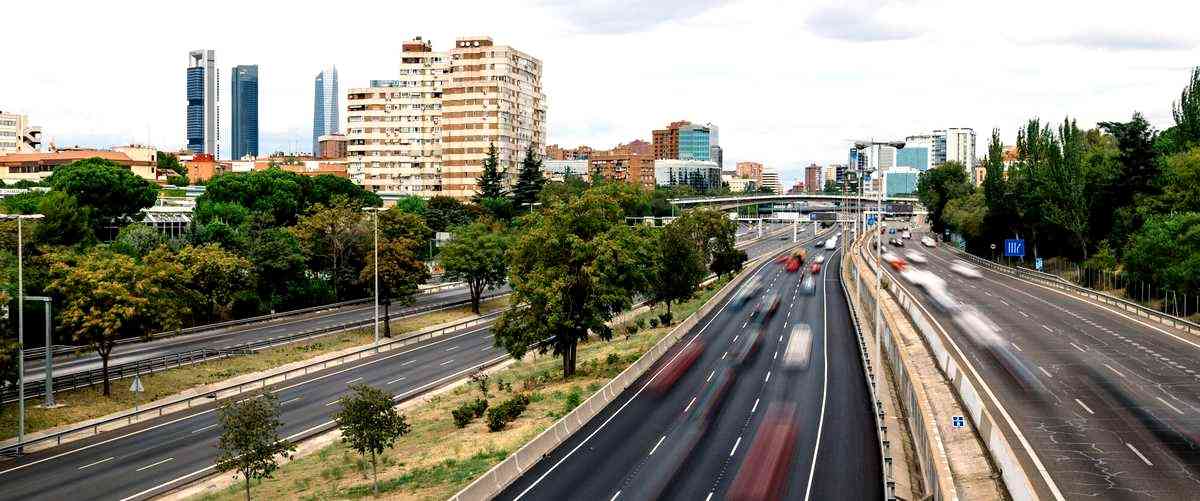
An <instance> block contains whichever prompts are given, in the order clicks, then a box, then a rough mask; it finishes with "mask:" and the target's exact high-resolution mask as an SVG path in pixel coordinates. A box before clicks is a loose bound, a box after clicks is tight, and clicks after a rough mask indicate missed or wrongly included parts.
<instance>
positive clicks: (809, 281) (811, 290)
mask: <svg viewBox="0 0 1200 501" xmlns="http://www.w3.org/2000/svg"><path fill="white" fill-rule="evenodd" d="M800 292H803V293H804V294H805V295H806V296H811V295H813V294H816V293H817V281H816V280H814V279H813V276H812V275H805V276H804V280H801V281H800Z"/></svg>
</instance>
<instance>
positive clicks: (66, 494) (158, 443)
mask: <svg viewBox="0 0 1200 501" xmlns="http://www.w3.org/2000/svg"><path fill="white" fill-rule="evenodd" d="M788 237H789V239H788V240H786V241H785V240H779V239H778V238H768V239H764V240H760V241H757V242H754V243H752V244H750V245H749V246H748V247H747V248H746V251H747V253H748V254H750V255H751V256H758V255H763V254H765V253H768V252H773V251H775V250H778V249H780V248H782V247H785V246H788V245H791V243H790V235H788ZM506 357H507V355H506V354H504V352H503V350H500V349H496V348H493V347H492V338H491V334H490V331H489V330H488V328H487V327H480V328H479V329H477V330H474V331H468V332H464V333H460V334H455V335H452V336H448V337H445V338H440V339H435V340H432V341H428V342H425V343H422V344H419V345H415V346H414V347H412V348H406V349H404V350H400V351H397V352H385V353H382V354H380V355H376V356H373V357H368V358H364V359H363V360H361V361H358V362H354V363H352V364H348V365H346V366H338V367H334V368H330V369H328V370H325V371H321V372H314V373H313V374H312V375H310V376H307V377H304V378H302V379H297V380H292V381H287V382H285V383H281V384H279V385H276V386H273V387H271V390H272V391H274V392H275V393H277V394H278V395H279V399H280V402H281V403H282V414H281V416H280V420H281V421H282V422H283V423H284V428H283V431H282V434H284V435H287V436H292V435H296V434H298V433H303V432H305V431H307V430H313V429H315V428H318V427H320V426H322V425H324V424H327V423H329V421H330V416H331V415H332V413H333V412H334V411H335V410H336V404H334V402H336V400H337V399H338V398H340V396H341V395H342V394H344V393H346V392H347V391H348V386H349V385H350V384H354V383H367V384H371V385H375V386H379V387H382V388H386V389H388V390H389V391H392V392H394V393H396V394H397V395H398V396H400V397H401V398H410V397H412V396H415V395H418V394H420V393H422V392H424V391H427V390H429V389H431V388H434V387H437V386H440V385H442V384H446V383H448V382H450V381H454V380H456V379H459V378H462V377H464V376H465V375H466V374H468V373H469V372H471V371H472V370H474V369H475V368H477V367H479V366H481V365H484V364H488V363H493V362H498V361H500V360H503V359H504V358H506ZM217 405H218V404H217V402H214V403H211V404H208V405H205V406H199V407H196V408H193V409H189V410H187V411H181V412H177V413H174V414H169V415H167V416H164V417H162V418H157V419H153V420H148V421H145V422H143V423H140V424H137V425H135V426H132V427H125V428H122V429H120V430H115V431H111V432H107V433H102V434H100V435H97V436H95V437H91V438H88V439H84V440H79V441H76V442H72V443H69V444H66V445H64V446H61V447H55V448H52V449H47V450H44V451H38V452H35V453H31V454H27V455H25V456H23V457H21V458H19V459H15V460H9V461H2V462H0V485H3V488H2V489H0V500H8V499H12V500H27V499H67V498H83V499H121V500H125V499H146V498H149V497H152V496H154V495H157V494H161V493H163V492H167V491H169V490H171V489H174V488H177V487H178V486H180V485H183V484H186V483H187V482H189V481H193V480H196V479H198V478H202V477H203V476H205V475H208V474H210V473H211V466H212V464H213V461H214V459H215V457H216V442H217V437H218V436H219V434H220V430H219V429H218V427H217V426H216V416H215V412H214V411H215V409H216V406H217Z"/></svg>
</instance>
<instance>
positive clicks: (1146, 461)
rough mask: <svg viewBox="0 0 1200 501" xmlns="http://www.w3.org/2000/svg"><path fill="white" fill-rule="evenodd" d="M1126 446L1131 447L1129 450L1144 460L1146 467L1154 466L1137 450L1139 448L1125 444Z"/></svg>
mask: <svg viewBox="0 0 1200 501" xmlns="http://www.w3.org/2000/svg"><path fill="white" fill-rule="evenodd" d="M1125 446H1126V447H1129V450H1131V451H1133V453H1134V454H1137V457H1139V458H1142V462H1143V463H1146V466H1154V463H1151V462H1150V460H1149V459H1146V456H1145V455H1143V454H1142V451H1139V450H1137V447H1134V446H1133V444H1131V443H1129V442H1125Z"/></svg>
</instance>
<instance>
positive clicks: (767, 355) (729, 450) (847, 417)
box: [499, 246, 883, 500]
mask: <svg viewBox="0 0 1200 501" xmlns="http://www.w3.org/2000/svg"><path fill="white" fill-rule="evenodd" d="M809 249H810V251H811V250H812V248H811V246H809ZM818 252H820V253H822V254H825V256H826V269H825V270H823V271H822V272H821V273H820V274H819V275H817V278H818V279H817V281H816V282H815V290H814V294H813V295H807V294H805V293H804V291H803V289H802V288H801V286H800V285H801V278H800V277H801V276H802V274H800V273H796V274H790V273H787V272H786V271H784V269H783V265H781V264H777V263H774V262H768V263H766V264H764V265H762V266H761V267H760V268H759V269H758V270H757V271H756V273H755V276H756V277H761V278H762V280H763V283H764V284H766V285H767V287H766V289H767V292H765V293H764V294H762V295H760V296H758V297H755V298H754V299H752V300H751V301H750V302H749V303H747V304H746V305H745V306H742V307H739V302H738V301H737V299H736V294H735V295H734V296H732V298H731V300H730V301H728V302H727V303H725V304H724V305H723V306H722V307H721V308H718V309H716V310H714V311H713V312H712V313H711V314H710V315H709V316H708V317H706V318H704V319H701V321H700V322H699V323H698V324H697V328H696V329H694V331H693V332H692V333H689V335H687V336H685V337H684V338H683V339H682V340H681V341H680V342H679V343H677V346H676V347H674V348H673V349H672V350H671V351H670V352H668V353H667V354H666V355H664V356H663V358H662V360H661V361H660V363H659V364H658V365H656V366H655V367H652V368H651V369H650V370H649V371H648V372H647V373H646V375H645V376H643V377H642V378H641V379H640V380H639V381H637V382H635V383H634V384H633V385H631V386H630V387H629V388H628V389H627V390H626V391H625V392H624V393H623V394H622V395H621V396H619V397H618V398H617V399H615V400H614V401H613V402H612V403H611V404H610V405H609V406H608V407H607V408H606V409H604V410H603V411H601V413H600V414H598V415H597V416H596V417H595V418H593V419H592V421H591V422H589V423H588V424H587V425H586V426H584V427H583V428H582V429H580V430H579V431H577V432H576V433H575V434H574V435H573V436H572V437H571V438H570V439H568V440H567V441H566V442H564V443H563V444H562V445H561V446H560V447H559V448H557V449H556V450H554V451H553V452H551V453H550V454H548V455H547V456H546V457H544V458H543V459H542V460H541V461H540V462H539V463H538V464H537V465H536V466H534V467H533V468H532V469H530V470H529V471H528V472H526V473H525V475H524V476H522V477H521V478H520V479H518V480H517V481H516V482H514V483H513V484H512V485H510V486H509V487H508V489H507V490H505V491H504V492H503V493H502V494H501V495H500V496H499V499H531V500H532V499H537V500H541V499H546V500H550V499H600V500H605V499H609V500H612V499H635V500H636V499H659V498H661V499H687V500H707V499H733V498H738V497H739V496H741V497H742V498H746V496H756V494H754V493H751V492H747V488H751V490H752V489H753V486H756V485H757V486H760V488H761V487H762V486H766V487H768V488H769V492H768V493H767V496H768V497H767V499H770V498H771V497H772V496H774V497H777V498H788V499H878V498H881V497H882V495H883V490H882V480H881V478H882V477H881V475H882V474H881V471H880V464H879V463H880V461H879V457H880V452H879V448H878V442H877V439H876V435H875V423H874V421H873V418H872V415H871V407H870V400H869V397H868V392H867V387H866V382H865V380H864V377H863V371H862V366H861V363H860V358H859V353H858V348H857V340H856V338H855V337H854V334H853V327H852V325H851V323H850V320H849V317H848V314H849V313H848V309H847V305H846V301H845V296H844V295H843V293H842V289H841V285H840V283H839V280H840V278H839V272H838V261H837V259H836V258H837V256H839V255H840V254H837V253H836V251H818ZM810 259H811V258H810ZM752 280H754V279H748V280H747V281H746V282H744V283H743V284H742V289H741V290H739V293H741V292H744V291H746V290H748V289H750V288H752V287H749V286H747V285H746V284H749V283H750V282H751V281H752ZM771 293H775V294H779V295H780V297H781V304H780V307H779V310H778V312H777V313H775V314H774V316H773V317H770V318H769V320H768V321H766V323H765V325H763V326H762V330H761V331H760V330H759V320H760V319H761V318H763V314H762V313H760V314H757V315H752V312H753V311H754V310H755V308H754V305H755V304H756V302H758V301H759V298H760V297H765V296H766V295H769V294H771ZM798 325H806V326H808V327H809V328H810V329H811V334H812V335H811V337H810V338H807V339H809V341H808V342H810V343H811V345H809V346H810V348H811V351H810V356H809V359H808V363H807V364H800V365H795V364H789V363H788V362H787V360H788V357H787V346H788V344H789V343H790V342H792V341H793V337H797V338H798V339H800V340H801V341H803V339H805V338H803V337H801V334H799V333H798V332H794V329H795V327H796V326H798ZM755 344H758V348H757V350H756V351H751V347H752V346H754V345H755ZM696 352H699V355H698V358H696V359H695V361H694V362H693V363H691V364H687V363H686V361H687V360H689V359H690V358H691V356H692V355H693V354H694V353H696ZM681 368H682V369H681ZM680 370H683V371H685V372H683V373H682V374H681V375H679V372H680ZM675 377H678V379H676V380H675V381H674V382H673V383H672V382H671V381H672V379H674V378H675ZM772 442H775V445H777V447H774V448H772V447H771V445H772ZM763 464H768V465H772V466H770V467H766V468H762V467H756V466H755V465H763ZM772 467H773V468H778V469H777V470H775V471H776V474H775V475H770V474H767V475H765V476H764V475H763V472H764V470H771V468H772ZM754 474H758V476H755V475H754ZM742 476H745V478H741V477H742ZM748 486H749V487H748ZM759 494H762V492H759ZM760 499H762V498H760Z"/></svg>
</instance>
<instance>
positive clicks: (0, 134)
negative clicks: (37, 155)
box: [0, 111, 42, 155]
mask: <svg viewBox="0 0 1200 501" xmlns="http://www.w3.org/2000/svg"><path fill="white" fill-rule="evenodd" d="M41 149H42V128H41V127H34V126H32V125H29V117H27V116H25V115H21V114H17V113H5V112H4V111H0V155H4V154H7V153H33V152H36V151H39V150H41Z"/></svg>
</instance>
